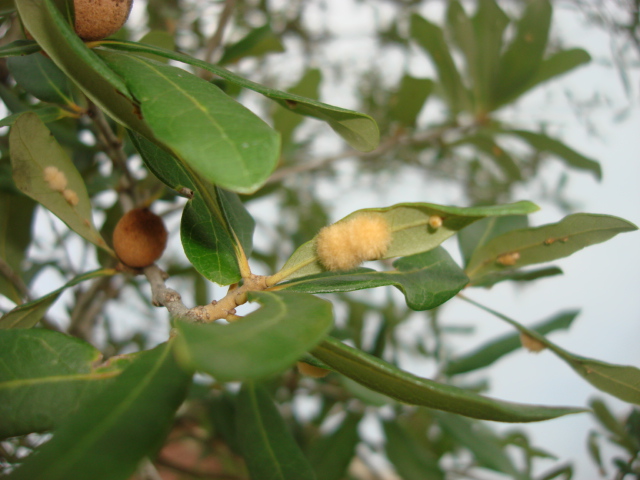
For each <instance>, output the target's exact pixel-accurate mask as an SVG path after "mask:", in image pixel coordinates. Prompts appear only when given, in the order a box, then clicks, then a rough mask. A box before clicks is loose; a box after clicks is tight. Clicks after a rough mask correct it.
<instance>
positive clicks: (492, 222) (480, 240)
mask: <svg viewBox="0 0 640 480" xmlns="http://www.w3.org/2000/svg"><path fill="white" fill-rule="evenodd" d="M528 226H529V219H528V217H526V216H525V215H511V216H504V217H488V218H484V219H482V220H479V221H477V222H475V223H472V224H471V225H469V226H468V227H465V228H463V229H462V230H461V231H460V232H459V233H458V245H459V247H460V253H461V254H462V258H463V259H464V264H465V265H468V264H469V260H471V257H472V256H473V253H474V252H475V251H476V250H477V249H478V248H480V247H482V246H484V245H486V244H487V242H488V241H489V240H491V239H493V238H494V237H497V236H498V235H502V234H503V233H507V232H510V231H511V230H516V229H522V228H527V227H528Z"/></svg>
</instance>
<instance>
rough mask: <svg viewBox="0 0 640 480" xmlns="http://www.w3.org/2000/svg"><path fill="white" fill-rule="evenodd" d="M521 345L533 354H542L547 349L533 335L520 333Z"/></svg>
mask: <svg viewBox="0 0 640 480" xmlns="http://www.w3.org/2000/svg"><path fill="white" fill-rule="evenodd" d="M520 343H522V346H523V347H524V348H526V349H527V350H529V351H530V352H533V353H538V352H541V351H542V350H544V349H545V348H547V347H546V346H545V344H544V343H542V342H541V341H540V340H538V339H537V338H533V337H532V336H531V335H527V334H526V333H520Z"/></svg>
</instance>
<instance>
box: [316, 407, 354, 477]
mask: <svg viewBox="0 0 640 480" xmlns="http://www.w3.org/2000/svg"><path fill="white" fill-rule="evenodd" d="M361 418H362V415H359V414H355V413H347V416H346V418H345V419H344V420H343V421H342V423H341V424H340V426H339V427H338V428H337V429H336V431H335V432H333V433H331V434H330V435H327V436H326V437H322V438H319V439H317V440H316V441H314V442H313V443H312V444H311V449H310V451H309V452H308V454H307V456H308V458H309V463H310V464H311V466H312V467H313V471H314V472H315V473H316V476H317V477H318V478H319V479H322V480H341V479H343V478H344V477H345V475H346V473H347V468H348V467H349V464H350V463H351V460H353V457H354V456H355V454H356V446H357V445H358V443H359V442H360V435H359V434H358V424H359V423H360V420H361Z"/></svg>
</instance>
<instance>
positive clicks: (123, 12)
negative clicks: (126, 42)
mask: <svg viewBox="0 0 640 480" xmlns="http://www.w3.org/2000/svg"><path fill="white" fill-rule="evenodd" d="M132 4H133V0H74V2H73V7H74V10H75V23H74V28H75V31H76V33H77V34H78V36H79V37H80V38H81V39H83V40H86V41H94V40H102V39H103V38H106V37H108V36H109V35H113V34H114V33H116V32H117V31H118V30H120V28H121V27H122V25H124V22H126V20H127V18H128V17H129V12H130V11H131V5H132Z"/></svg>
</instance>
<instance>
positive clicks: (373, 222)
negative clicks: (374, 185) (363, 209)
mask: <svg viewBox="0 0 640 480" xmlns="http://www.w3.org/2000/svg"><path fill="white" fill-rule="evenodd" d="M390 243H391V228H390V227H389V223H388V222H387V220H386V219H385V218H384V217H383V216H382V215H381V214H379V213H362V214H360V215H358V216H355V217H353V218H350V219H348V220H345V221H342V222H338V223H334V224H333V225H329V226H327V227H324V228H323V229H322V230H320V232H319V233H318V236H317V237H316V253H317V255H318V258H319V260H320V263H322V265H323V266H324V267H325V268H326V269H327V270H351V269H352V268H355V267H357V266H358V265H360V264H361V263H362V262H364V261H366V260H377V259H379V258H382V257H383V256H384V255H385V254H386V253H387V250H388V249H389V244H390Z"/></svg>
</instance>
